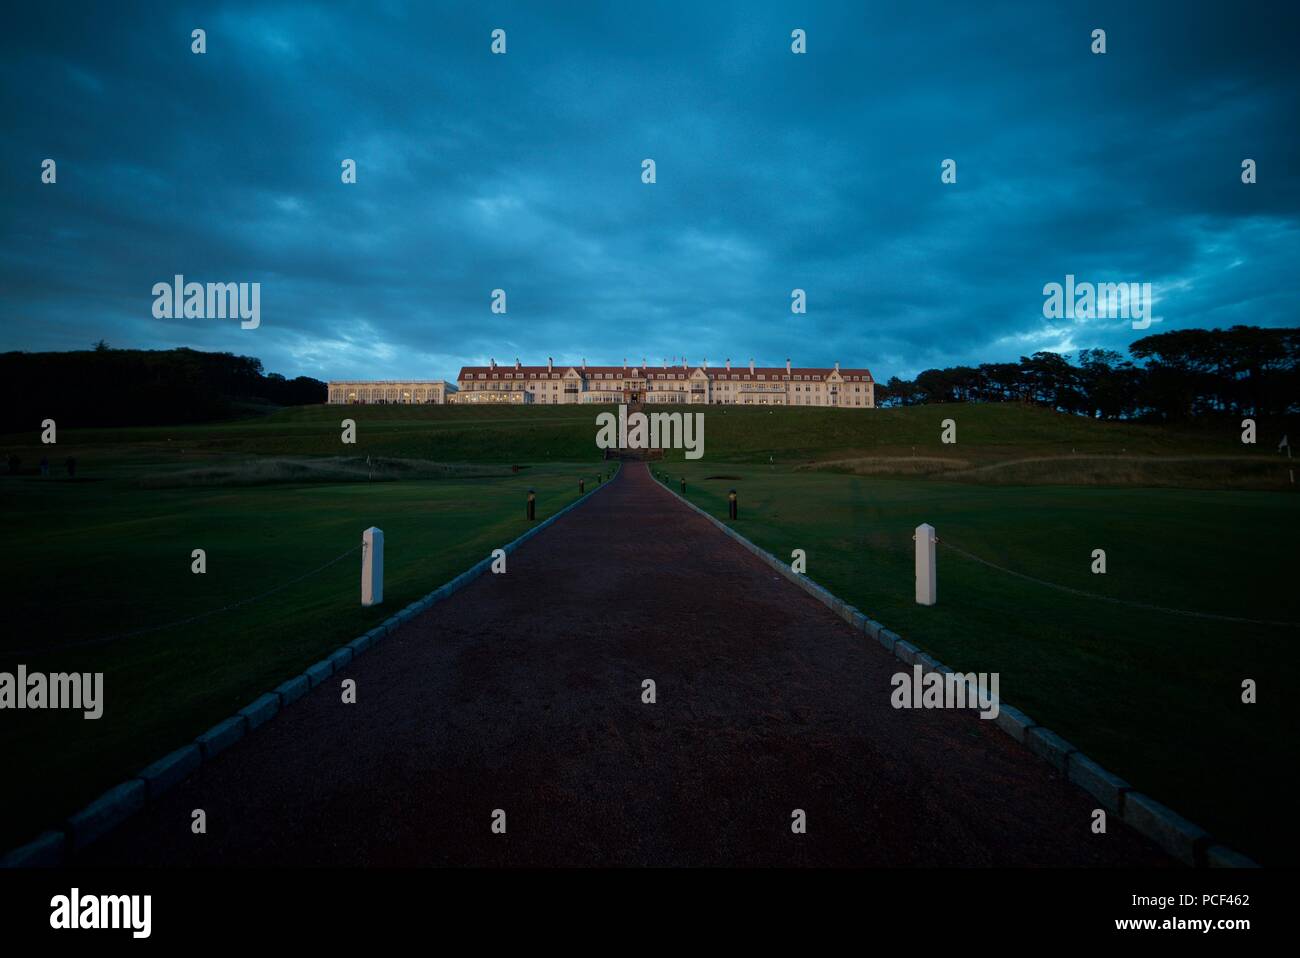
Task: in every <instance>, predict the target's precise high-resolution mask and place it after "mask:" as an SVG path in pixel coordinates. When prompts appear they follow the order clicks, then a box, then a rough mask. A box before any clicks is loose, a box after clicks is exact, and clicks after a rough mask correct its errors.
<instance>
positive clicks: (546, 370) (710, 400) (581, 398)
mask: <svg viewBox="0 0 1300 958" xmlns="http://www.w3.org/2000/svg"><path fill="white" fill-rule="evenodd" d="M456 385H457V387H458V389H457V391H456V392H455V393H450V394H448V396H447V400H446V401H447V402H452V403H457V404H462V403H515V404H519V405H528V404H530V403H540V404H546V405H552V404H565V403H568V404H572V403H673V404H682V405H710V406H714V405H725V406H822V407H826V408H831V409H872V408H874V407H875V405H876V393H875V389H876V386H875V380H874V379H872V378H871V373H870V371H869V370H866V369H841V368H840V364H839V363H836V364H835V365H834V366H831V367H813V366H792V365H791V364H790V360H788V359H787V360H786V362H785V365H784V366H755V365H754V362H753V360H750V362H749V363H748V365H742V366H734V367H733V366H732V363H731V360H729V359H728V360H726V361H725V362H724V363H723V365H721V366H715V367H710V366H709V365H708V362H707V361H705V362H703V363H701V364H700V365H699V366H690V365H688V364H687V363H686V362H682V364H681V365H669V364H668V363H666V362H665V363H663V364H662V365H661V366H659V367H653V366H647V365H646V364H645V361H644V360H642V364H641V365H640V366H628V365H627V363H626V362H624V364H623V365H622V366H588V365H587V363H586V361H585V360H584V361H583V362H582V363H580V364H579V365H577V366H557V365H555V363H554V362H553V361H551V360H549V359H548V360H547V361H546V365H545V366H524V365H521V364H520V362H519V360H517V359H516V360H515V364H514V365H513V366H499V365H497V363H496V361H495V360H492V361H491V362H490V363H489V364H488V365H487V366H465V367H464V368H462V369H461V371H460V375H459V376H457V377H456ZM331 401H332V400H331Z"/></svg>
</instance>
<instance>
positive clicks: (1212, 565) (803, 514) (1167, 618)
mask: <svg viewBox="0 0 1300 958" xmlns="http://www.w3.org/2000/svg"><path fill="white" fill-rule="evenodd" d="M655 468H656V469H658V470H663V469H665V468H666V469H668V470H669V471H670V473H671V476H672V488H673V489H674V490H676V489H677V488H678V479H679V477H680V476H682V475H685V476H686V478H687V488H688V497H689V498H690V499H691V500H692V501H693V502H695V503H696V504H697V505H699V506H701V507H702V508H705V509H707V510H708V511H709V512H710V513H711V514H713V515H715V516H718V517H725V516H726V494H727V491H728V490H729V489H731V488H735V489H736V490H737V493H738V497H739V505H740V519H739V520H738V521H737V523H736V528H737V530H738V531H740V532H741V533H742V534H744V535H745V536H747V537H748V538H750V539H751V540H753V541H754V542H756V543H758V544H759V545H761V546H763V547H764V548H766V549H768V550H769V551H771V552H773V553H774V554H776V555H778V556H780V557H782V558H787V559H788V558H789V556H790V554H791V551H792V550H793V549H796V548H799V549H804V550H805V551H806V552H807V556H808V575H809V576H810V577H811V578H812V579H814V580H815V581H816V582H818V583H820V584H822V585H824V586H826V587H827V588H829V589H830V590H831V591H832V592H834V593H836V594H837V595H839V596H842V597H843V598H845V599H847V600H848V601H850V602H852V603H854V604H855V605H857V606H858V607H859V608H860V609H862V610H863V611H865V612H867V614H869V615H870V616H872V617H873V618H875V619H877V620H879V621H881V622H883V623H885V625H887V626H888V627H889V628H892V629H894V630H895V631H897V632H899V633H900V634H901V635H902V636H903V637H904V638H906V639H908V640H909V641H911V642H913V643H914V644H916V645H918V646H920V647H921V648H922V649H925V650H927V651H929V652H931V653H933V654H934V655H935V656H936V657H937V658H939V659H940V660H941V661H943V662H945V663H946V664H948V665H950V666H952V667H953V668H954V669H957V670H959V671H996V672H999V673H1001V692H1002V695H1003V696H1004V697H1005V698H1006V700H1007V701H1008V702H1010V703H1012V704H1013V705H1016V706H1017V707H1019V708H1022V709H1024V710H1025V711H1026V712H1028V713H1029V714H1030V715H1031V716H1032V717H1033V718H1034V719H1035V720H1037V721H1038V722H1040V723H1042V724H1044V725H1047V726H1049V727H1050V728H1052V729H1054V730H1056V731H1058V732H1060V733H1061V734H1062V735H1063V736H1065V737H1066V738H1067V739H1069V740H1070V741H1072V742H1073V743H1074V744H1075V745H1076V746H1077V747H1079V748H1081V749H1083V750H1084V751H1085V752H1086V753H1088V754H1089V755H1091V756H1092V757H1094V758H1095V759H1096V760H1098V761H1100V762H1101V763H1102V764H1103V765H1105V766H1106V767H1108V768H1110V769H1111V770H1112V771H1114V772H1115V773H1117V774H1119V775H1120V776H1122V777H1124V778H1126V779H1128V780H1129V781H1130V782H1131V783H1132V784H1133V785H1135V787H1137V788H1138V789H1140V790H1142V791H1145V792H1147V793H1148V794H1151V795H1153V796H1154V797H1156V798H1157V799H1159V800H1161V801H1163V802H1165V803H1166V804H1168V805H1170V806H1171V807H1173V808H1174V809H1175V810H1177V811H1179V812H1181V813H1182V814H1183V815H1186V816H1187V817H1189V818H1190V819H1192V821H1194V822H1196V823H1197V824H1200V825H1202V826H1203V827H1204V828H1206V829H1208V830H1210V831H1211V833H1212V834H1214V835H1216V836H1217V837H1219V838H1220V839H1221V840H1224V841H1226V842H1228V843H1229V844H1234V845H1235V846H1236V847H1238V848H1240V849H1241V850H1243V851H1245V852H1247V853H1248V854H1251V855H1252V856H1254V857H1256V858H1257V860H1259V861H1261V862H1262V863H1265V864H1267V863H1274V862H1276V863H1290V864H1295V863H1296V862H1297V860H1300V834H1297V831H1296V828H1295V824H1294V823H1295V818H1294V811H1293V809H1294V795H1295V790H1294V789H1295V783H1296V772H1295V765H1294V741H1295V730H1296V723H1295V720H1294V715H1293V714H1292V712H1291V711H1290V709H1289V702H1288V701H1287V691H1286V688H1287V687H1288V686H1289V681H1290V680H1289V678H1286V676H1287V675H1288V674H1289V672H1290V671H1291V670H1293V669H1295V668H1296V667H1297V666H1300V651H1298V650H1297V642H1298V641H1300V629H1297V628H1289V629H1288V628H1276V627H1268V626H1255V625H1248V624H1244V623H1236V622H1222V621H1215V620H1207V619H1198V618H1193V617H1188V616H1184V615H1172V614H1167V613H1157V612H1151V611H1143V610H1140V609H1136V608H1133V607H1130V606H1125V605H1119V604H1112V603H1109V602H1104V601H1099V600H1096V599H1089V598H1084V597H1080V596H1076V595H1071V594H1069V593H1065V592H1061V591H1058V590H1055V589H1051V588H1047V587H1044V586H1041V585H1037V584H1034V583H1030V582H1027V581H1025V580H1024V579H1021V578H1017V577H1015V576H1012V575H1007V574H1005V573H1002V572H998V571H994V570H991V569H989V568H987V567H985V566H982V565H980V564H978V563H975V562H972V561H971V560H969V559H967V558H965V557H963V556H961V555H959V554H957V553H955V552H953V551H951V550H950V549H948V548H946V546H945V545H944V543H951V544H952V545H955V546H959V547H960V548H961V549H963V550H965V551H966V552H969V553H971V554H973V555H977V556H979V557H981V558H983V559H986V560H988V561H990V562H993V563H995V564H997V565H1000V566H1003V567H1006V568H1009V569H1013V570H1015V571H1018V572H1021V573H1024V574H1026V575H1030V576H1033V577H1035V578H1038V579H1042V580H1046V581H1049V582H1052V583H1058V584H1060V585H1063V586H1068V587H1070V588H1074V589H1079V590H1084V591H1087V592H1092V593H1097V594H1100V595H1104V596H1110V597H1115V598H1121V599H1125V600H1131V601H1133V602H1141V603H1146V604H1150V605H1160V606H1167V607H1173V608H1179V609H1187V610H1195V611H1201V612H1209V613H1214V614H1219V615H1226V616H1240V617H1246V618H1252V619H1261V620H1280V621H1285V622H1300V597H1298V596H1297V591H1296V589H1295V559H1294V557H1295V548H1296V541H1297V533H1300V498H1297V497H1296V496H1295V495H1293V494H1289V493H1271V492H1219V491H1207V490H1200V489H1144V488H1103V487H1090V486H1085V487H1067V486H1027V487H1007V486H976V485H971V484H968V483H949V482H940V481H934V480H912V481H908V480H898V479H880V478H867V477H861V476H853V475H844V474H834V473H826V472H807V471H794V470H789V469H781V468H776V467H773V466H766V465H754V464H738V465H731V466H727V465H720V464H718V463H716V462H713V463H706V462H692V463H682V462H672V463H669V464H655ZM709 477H722V478H709ZM921 522H929V523H931V524H932V525H934V526H935V528H936V530H937V535H938V536H939V539H940V543H941V544H940V546H939V553H938V564H939V566H938V567H939V577H938V583H939V585H938V595H939V602H938V604H937V605H935V606H933V607H928V608H927V607H922V606H918V605H916V604H915V602H914V595H913V587H914V569H913V542H912V534H913V530H914V529H915V527H916V526H917V525H918V524H920V523H921ZM1098 548H1100V549H1105V551H1106V556H1107V561H1108V571H1107V574H1105V575H1094V574H1092V572H1091V571H1090V566H1091V553H1092V550H1093V549H1098ZM1246 678H1253V679H1255V680H1256V681H1257V682H1258V683H1259V703H1258V704H1256V705H1243V704H1242V703H1241V699H1240V696H1241V681H1242V680H1243V679H1246ZM1288 715H1291V716H1292V717H1291V718H1288V717H1287V716H1288Z"/></svg>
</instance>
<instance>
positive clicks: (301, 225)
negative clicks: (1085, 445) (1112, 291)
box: [0, 0, 1300, 379]
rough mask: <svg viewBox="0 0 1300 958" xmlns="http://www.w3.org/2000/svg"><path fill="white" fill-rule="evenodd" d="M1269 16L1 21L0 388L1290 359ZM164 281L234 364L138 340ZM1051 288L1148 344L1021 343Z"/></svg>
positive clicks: (1290, 225) (163, 331) (896, 13)
mask: <svg viewBox="0 0 1300 958" xmlns="http://www.w3.org/2000/svg"><path fill="white" fill-rule="evenodd" d="M1297 10H1300V8H1297V7H1295V6H1294V5H1292V4H1285V5H1279V6H1278V7H1277V8H1276V9H1271V8H1270V7H1269V6H1268V5H1264V6H1257V5H1249V6H1245V7H1243V6H1241V5H1240V4H1229V3H1219V2H1215V3H1210V2H1205V3H1200V2H1191V0H1180V2H1169V3H1143V4H1134V3H1129V2H1123V3H1068V4H1055V3H1053V4H1045V3H1037V2H1033V3H1031V2H1025V3H1016V4H1002V3H970V2H966V0H954V2H946V3H939V2H933V3H908V4H892V3H890V4H885V3H881V4H867V3H863V2H844V3H820V4H806V3H802V4H797V3H788V4H777V3H754V2H741V3H734V4H721V3H699V2H694V3H652V4H633V3H590V4H576V3H565V4H538V3H520V4H508V3H483V4H478V3H475V4H463V3H455V4H452V3H439V4H430V3H411V4H399V3H373V2H370V3H358V4H323V5H308V4H280V3H273V2H269V3H268V2H260V0H259V2H252V3H219V2H218V3H186V2H180V3H157V4H93V5H92V4H89V3H84V4H65V3H48V4H40V5H36V4H24V5H22V6H21V7H18V8H15V9H14V10H11V11H10V12H9V13H8V14H7V18H8V20H9V21H10V23H9V24H8V29H7V30H6V31H5V33H4V35H3V36H0V115H3V117H4V118H5V122H4V123H3V124H2V125H0V211H2V214H3V215H2V218H0V231H2V232H0V236H2V237H3V243H0V349H27V350H35V349H74V348H86V347H88V346H90V345H91V344H92V343H93V342H95V341H96V340H99V339H101V338H102V339H105V340H107V341H108V342H109V343H110V344H111V345H114V346H122V347H126V346H130V347H139V348H169V347H172V346H181V345H185V346H193V347H195V348H199V349H212V350H224V351H230V352H236V353H242V354H248V355H255V356H258V357H260V358H262V359H263V360H264V362H265V364H266V366H267V368H268V369H270V370H275V371H279V372H283V373H285V374H286V375H290V376H293V375H298V374H306V375H312V376H317V377H319V378H343V377H353V376H358V377H390V376H393V377H396V376H411V377H421V378H442V377H450V376H452V375H454V374H455V372H456V369H457V368H458V367H459V366H460V365H461V364H463V363H475V362H483V361H486V360H487V358H489V357H495V358H496V359H497V360H498V361H513V360H514V358H515V357H516V356H518V357H520V358H522V359H523V360H524V361H526V362H527V361H544V360H545V357H547V356H554V357H555V359H556V360H557V362H577V361H578V360H580V359H582V358H586V359H587V360H588V361H590V362H602V363H616V362H620V361H621V360H622V359H623V358H624V357H626V358H627V359H629V360H630V361H633V362H636V361H639V360H640V359H641V358H642V357H646V358H648V359H649V360H650V361H651V362H652V363H657V362H659V361H661V360H662V359H664V358H665V357H670V358H679V357H681V356H683V355H684V356H687V357H688V358H689V359H690V361H691V362H692V363H696V362H698V361H700V360H701V359H703V358H705V357H707V358H708V359H709V361H710V362H716V363H720V362H721V361H722V360H724V359H726V358H731V359H732V360H733V361H737V362H742V361H747V360H748V359H749V358H750V357H754V358H755V359H757V360H758V361H759V362H760V363H763V364H778V363H781V362H784V360H785V358H786V357H791V358H793V359H794V360H795V362H796V363H799V364H805V365H829V364H830V363H832V362H834V361H836V360H838V361H840V362H841V363H844V364H848V365H854V366H858V365H865V366H868V367H869V368H871V369H872V371H873V372H874V373H875V374H876V376H877V378H880V379H884V378H887V377H888V376H890V375H894V374H899V375H912V374H914V373H916V372H917V371H919V370H920V369H924V368H926V367H929V366H937V365H950V364H955V363H975V362H980V361H999V360H1007V359H1015V358H1016V357H1018V356H1020V355H1022V354H1027V353H1029V352H1032V351H1034V350H1037V349H1053V350H1058V351H1069V350H1074V349H1079V348H1085V347H1093V346H1105V347H1109V348H1116V349H1121V350H1122V349H1123V348H1124V347H1125V346H1126V345H1127V344H1128V343H1129V342H1131V341H1133V340H1134V339H1135V338H1138V337H1140V336H1142V335H1147V334H1149V333H1152V332H1159V331H1161V330H1164V329H1175V328H1181V327H1186V326H1226V325H1230V324H1233V323H1252V324H1258V325H1265V326H1281V325H1295V324H1296V321H1297V320H1296V296H1295V292H1294V288H1293V283H1294V274H1295V264H1296V262H1297V260H1298V259H1300V255H1298V254H1300V227H1298V223H1300V190H1298V189H1297V186H1296V178H1295V164H1296V161H1297V157H1298V156H1300V149H1298V147H1300V143H1298V142H1297V141H1298V140H1300V134H1298V133H1297V123H1296V122H1295V120H1296V117H1297V116H1300V67H1298V66H1297V62H1298V61H1297V59H1296V57H1295V55H1294V52H1293V51H1292V50H1291V49H1290V46H1289V43H1290V39H1289V38H1291V37H1294V36H1295V35H1296V31H1297V27H1298V26H1300V13H1298V12H1297ZM196 27H200V28H203V29H204V30H206V32H207V52H206V53H205V54H203V55H201V56H199V55H195V54H193V53H191V51H190V43H191V40H190V33H191V30H193V29H194V28H196ZM498 27H499V28H502V29H504V30H506V33H507V44H508V45H507V51H508V52H507V53H506V54H505V55H504V56H494V55H493V54H492V53H491V52H490V49H489V45H490V34H491V31H492V30H493V29H494V28H498ZM795 28H801V29H803V30H805V31H807V38H808V40H807V45H808V52H807V53H806V54H804V55H795V54H793V53H792V52H791V50H790V33H791V31H792V30H793V29H795ZM1094 28H1103V29H1105V30H1106V33H1107V52H1106V53H1105V54H1104V55H1094V54H1093V53H1091V52H1090V44H1091V37H1090V34H1091V32H1092V30H1093V29H1094ZM47 157H48V158H53V159H55V160H56V161H57V163H58V182H57V183H56V184H54V185H45V184H42V183H41V181H40V168H41V162H42V160H43V159H45V158H47ZM647 157H648V158H653V159H654V160H655V162H656V165H657V182H656V183H655V184H654V185H645V184H643V183H642V182H641V162H642V160H643V159H645V158H647ZM1247 157H1249V158H1252V159H1254V160H1256V162H1257V164H1258V177H1259V182H1258V183H1256V184H1254V185H1251V186H1246V185H1243V184H1242V183H1241V179H1240V171H1241V162H1242V160H1243V159H1244V158H1247ZM345 158H351V159H355V160H356V162H357V167H358V177H357V183H356V184H355V185H344V184H343V183H341V182H340V163H341V161H342V160H343V159H345ZM947 158H952V159H954V160H956V162H957V183H956V184H953V185H944V184H942V183H941V182H940V164H941V163H942V161H943V160H944V159H947ZM176 273H181V274H184V275H185V276H186V278H187V279H192V280H196V281H200V282H208V281H213V282H228V281H238V282H260V283H261V284H262V320H261V325H260V326H259V328H257V329H256V330H241V329H240V327H239V324H238V323H237V322H232V321H221V320H207V319H188V320H186V319H167V320H161V319H155V318H154V316H153V315H152V311H151V308H152V304H153V298H152V295H151V293H150V290H151V288H152V286H153V284H154V283H157V282H170V281H171V278H172V276H173V275H174V274H176ZM1067 273H1072V274H1074V275H1075V276H1076V277H1077V278H1078V279H1079V280H1081V281H1085V280H1086V281H1093V282H1106V281H1121V280H1123V281H1131V282H1150V283H1152V284H1153V286H1154V288H1155V291H1156V296H1157V298H1158V302H1157V306H1156V313H1157V315H1158V316H1159V317H1160V321H1159V322H1157V323H1155V324H1154V325H1153V326H1152V327H1151V329H1149V330H1147V331H1145V332H1137V331H1134V330H1133V329H1132V328H1131V326H1130V324H1129V323H1128V322H1126V321H1124V320H1117V319H1107V320H1096V319H1094V320H1068V321H1061V320H1048V319H1045V318H1044V317H1043V310H1042V305H1043V293H1042V288H1043V285H1044V284H1045V283H1049V282H1063V281H1064V278H1065V276H1066V274H1067ZM796 287H798V288H802V289H804V290H806V291H807V296H808V312H807V314H806V315H792V314H791V312H790V291H791V290H792V289H794V288H796ZM496 288H503V289H505V290H506V292H507V296H508V303H509V310H508V312H507V313H506V314H505V315H497V314H493V313H492V312H491V311H490V309H489V305H490V294H491V291H492V290H493V289H496Z"/></svg>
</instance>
